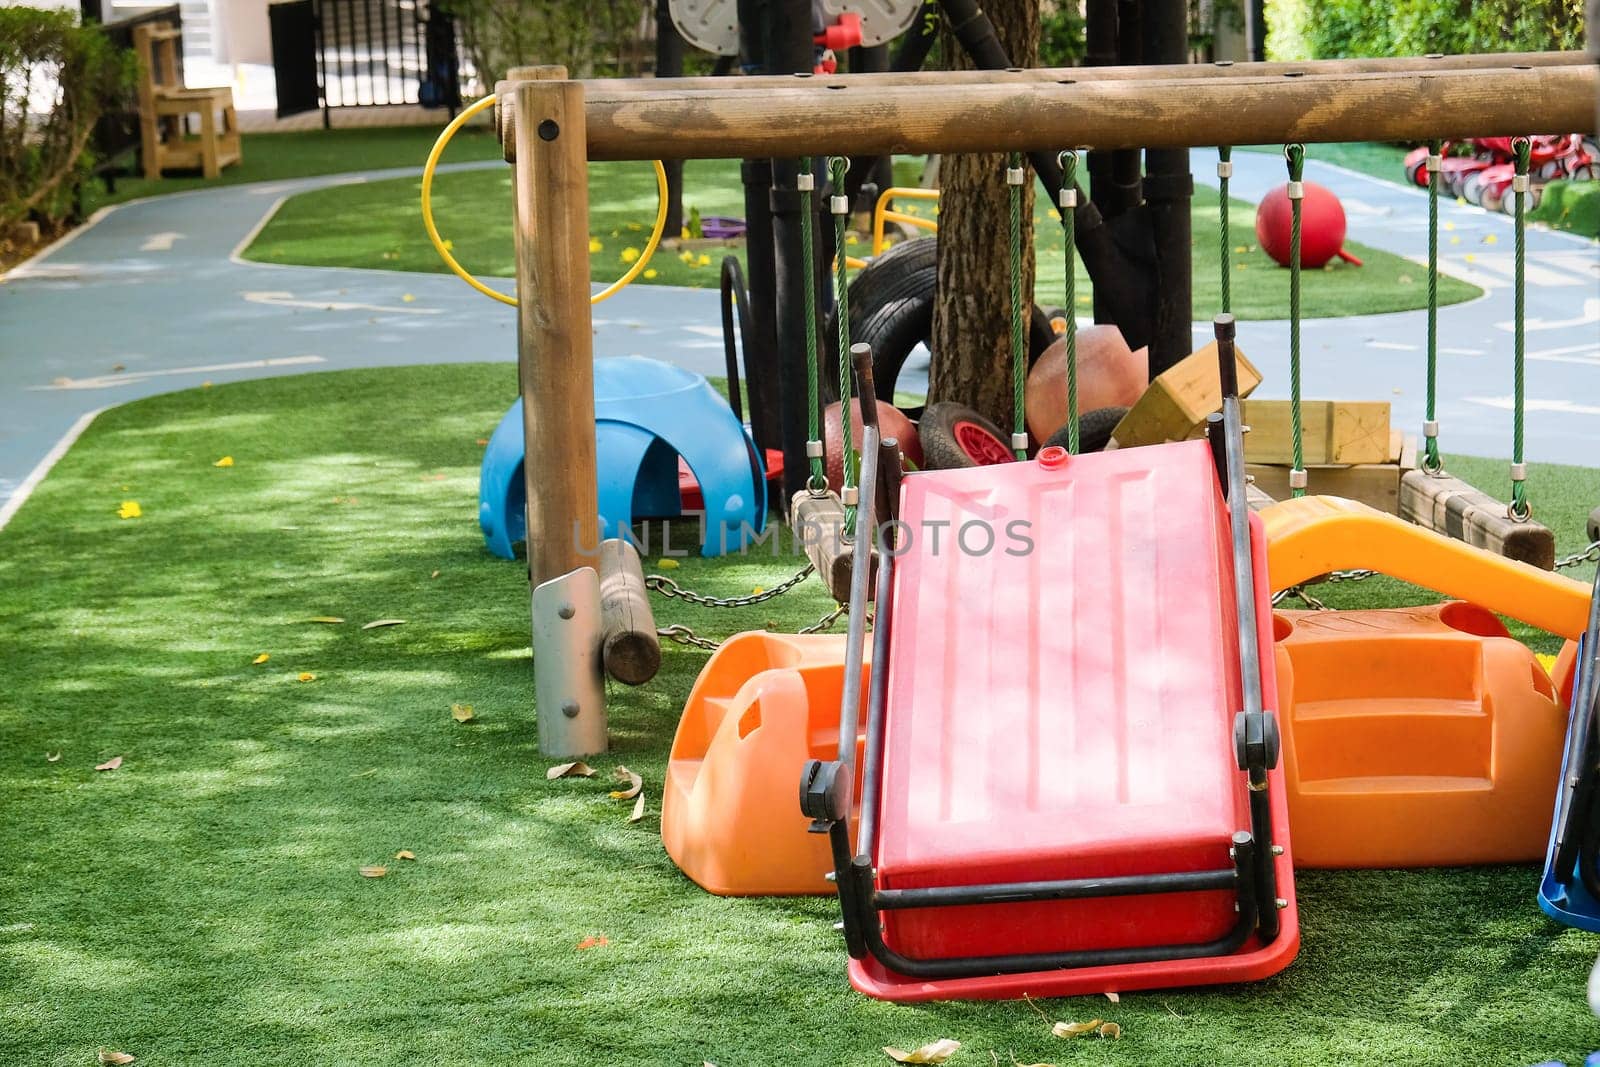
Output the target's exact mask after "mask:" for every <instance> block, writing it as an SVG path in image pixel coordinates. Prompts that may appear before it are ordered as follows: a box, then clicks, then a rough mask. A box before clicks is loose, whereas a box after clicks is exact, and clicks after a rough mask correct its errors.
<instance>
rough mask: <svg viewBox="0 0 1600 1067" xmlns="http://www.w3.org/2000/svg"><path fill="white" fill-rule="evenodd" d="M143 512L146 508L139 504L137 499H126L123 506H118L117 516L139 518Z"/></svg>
mask: <svg viewBox="0 0 1600 1067" xmlns="http://www.w3.org/2000/svg"><path fill="white" fill-rule="evenodd" d="M143 514H144V509H143V508H141V507H140V506H139V502H138V501H137V500H124V501H123V502H122V506H121V507H119V508H117V518H119V519H137V518H138V517H139V516H141V515H143Z"/></svg>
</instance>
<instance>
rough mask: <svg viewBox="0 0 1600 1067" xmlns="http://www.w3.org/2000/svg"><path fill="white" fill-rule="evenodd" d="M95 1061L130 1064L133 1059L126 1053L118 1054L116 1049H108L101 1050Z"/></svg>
mask: <svg viewBox="0 0 1600 1067" xmlns="http://www.w3.org/2000/svg"><path fill="white" fill-rule="evenodd" d="M96 1059H97V1061H98V1062H100V1063H132V1062H133V1057H132V1056H131V1055H129V1054H128V1053H126V1052H118V1051H117V1050H116V1049H110V1048H103V1049H101V1050H100V1055H99V1056H98V1057H96Z"/></svg>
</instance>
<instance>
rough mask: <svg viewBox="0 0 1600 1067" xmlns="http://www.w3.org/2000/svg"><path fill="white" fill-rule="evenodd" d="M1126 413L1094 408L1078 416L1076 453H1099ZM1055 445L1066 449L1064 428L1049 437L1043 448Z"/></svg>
mask: <svg viewBox="0 0 1600 1067" xmlns="http://www.w3.org/2000/svg"><path fill="white" fill-rule="evenodd" d="M1127 413H1128V409H1127V408H1115V407H1113V408H1095V409H1094V410H1093V411H1085V412H1083V413H1082V414H1081V415H1079V416H1078V451H1079V452H1080V453H1081V452H1099V451H1101V450H1103V449H1104V448H1105V447H1106V445H1107V444H1108V443H1109V442H1110V441H1111V431H1112V430H1115V429H1116V428H1117V423H1119V422H1121V421H1122V416H1124V415H1126V414H1127ZM1051 445H1056V446H1058V447H1061V448H1066V447H1067V428H1066V427H1065V426H1063V427H1061V429H1059V430H1057V431H1056V432H1055V433H1053V434H1051V435H1050V440H1048V441H1046V442H1045V447H1046V448H1048V447H1049V446H1051Z"/></svg>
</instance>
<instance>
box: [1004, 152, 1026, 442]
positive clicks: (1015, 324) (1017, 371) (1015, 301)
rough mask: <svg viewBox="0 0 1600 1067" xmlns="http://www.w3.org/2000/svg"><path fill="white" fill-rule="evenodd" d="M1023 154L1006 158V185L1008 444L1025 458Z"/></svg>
mask: <svg viewBox="0 0 1600 1067" xmlns="http://www.w3.org/2000/svg"><path fill="white" fill-rule="evenodd" d="M1021 174H1022V157H1021V156H1020V155H1018V154H1017V153H1016V152H1012V153H1011V154H1010V155H1009V156H1007V157H1006V185H1007V187H1008V188H1009V190H1010V193H1011V242H1010V243H1011V446H1012V451H1013V452H1015V453H1016V457H1017V458H1018V459H1027V458H1028V450H1027V449H1026V448H1018V447H1017V442H1018V441H1020V440H1021V439H1022V435H1023V434H1025V433H1027V432H1028V427H1027V422H1026V418H1025V413H1024V410H1023V404H1022V394H1023V388H1024V384H1025V381H1024V380H1025V379H1026V378H1027V371H1028V364H1027V354H1026V349H1025V348H1024V347H1023V346H1024V344H1025V341H1024V339H1023V333H1022V181H1021V180H1019V176H1020V175H1021Z"/></svg>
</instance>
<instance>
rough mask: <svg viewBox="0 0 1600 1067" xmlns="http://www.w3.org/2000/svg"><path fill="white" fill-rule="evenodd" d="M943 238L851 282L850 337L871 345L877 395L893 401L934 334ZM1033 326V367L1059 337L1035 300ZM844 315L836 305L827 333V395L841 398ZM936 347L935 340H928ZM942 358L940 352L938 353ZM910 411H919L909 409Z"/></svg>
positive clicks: (877, 264) (922, 242)
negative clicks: (904, 371) (905, 371)
mask: <svg viewBox="0 0 1600 1067" xmlns="http://www.w3.org/2000/svg"><path fill="white" fill-rule="evenodd" d="M938 244H939V242H938V239H937V238H934V237H922V238H918V239H917V240H915V241H905V242H903V243H901V244H897V245H895V246H894V247H892V248H890V249H888V250H887V251H885V252H884V253H883V255H881V256H879V257H878V258H877V259H875V260H873V261H872V262H871V263H869V264H868V265H867V266H866V267H864V268H862V270H861V271H860V272H859V273H858V274H857V275H856V276H855V277H854V278H853V279H852V280H851V282H850V293H849V298H850V340H851V342H852V343H854V344H869V345H871V346H872V377H873V385H874V387H875V389H876V392H877V394H878V399H879V400H882V401H884V402H885V403H890V404H892V403H894V393H895V383H896V382H897V381H898V380H899V378H900V369H901V368H902V367H904V366H905V363H906V360H907V358H909V357H910V355H911V350H912V349H914V348H916V347H917V345H919V344H924V345H927V344H928V341H929V339H930V338H931V337H932V336H933V304H934V294H935V291H936V289H937V286H938ZM1032 308H1033V310H1032V318H1031V320H1030V325H1029V329H1028V367H1029V368H1032V366H1033V364H1034V361H1035V360H1037V359H1038V358H1039V356H1040V355H1041V354H1043V352H1044V350H1045V349H1046V348H1049V347H1050V343H1051V342H1052V341H1054V340H1055V331H1054V330H1052V329H1051V328H1050V318H1049V316H1048V315H1046V314H1045V313H1044V311H1043V310H1042V309H1041V308H1040V307H1039V306H1038V305H1037V304H1035V305H1032ZM838 338H839V314H838V309H837V308H834V309H833V310H831V311H829V312H828V319H827V322H826V324H825V325H824V327H823V333H822V341H821V344H822V353H823V356H822V388H823V395H824V397H825V398H826V399H827V400H828V402H830V403H831V402H832V401H835V400H838V399H839V358H838V357H839V340H838ZM929 348H930V349H931V348H932V345H929ZM934 358H935V359H937V358H938V354H937V353H935V354H934ZM907 414H909V415H912V416H913V417H916V415H917V414H918V412H917V411H916V409H914V408H908V409H907Z"/></svg>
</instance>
